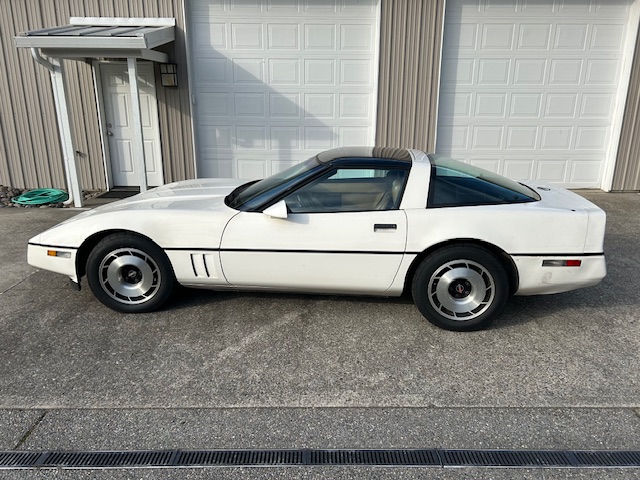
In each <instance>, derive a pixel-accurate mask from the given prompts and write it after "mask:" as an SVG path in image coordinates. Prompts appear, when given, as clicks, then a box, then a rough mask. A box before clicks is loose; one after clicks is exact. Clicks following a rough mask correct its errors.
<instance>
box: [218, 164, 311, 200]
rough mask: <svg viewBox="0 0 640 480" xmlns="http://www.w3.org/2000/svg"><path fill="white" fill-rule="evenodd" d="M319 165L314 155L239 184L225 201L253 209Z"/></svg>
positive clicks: (304, 176)
mask: <svg viewBox="0 0 640 480" xmlns="http://www.w3.org/2000/svg"><path fill="white" fill-rule="evenodd" d="M319 167H320V164H319V163H318V161H317V160H316V157H311V158H310V159H308V160H305V161H304V162H302V163H298V164H296V165H294V166H292V167H289V168H287V169H286V170H283V171H281V172H279V173H276V174H275V175H272V176H270V177H268V178H265V179H264V180H259V181H254V182H249V183H245V184H244V185H241V186H240V187H238V188H236V189H235V190H234V191H233V192H231V194H230V195H229V196H227V198H226V203H227V205H228V206H229V207H231V208H235V209H236V210H243V211H248V210H253V209H255V208H257V207H259V206H260V205H262V204H264V203H265V202H268V201H269V200H271V199H273V198H275V197H276V196H279V195H280V194H282V193H284V192H286V191H287V190H289V189H290V188H291V187H292V186H293V185H296V184H297V183H298V181H299V180H301V179H304V178H308V177H309V176H310V175H313V174H314V172H315V171H317V169H318V168H319Z"/></svg>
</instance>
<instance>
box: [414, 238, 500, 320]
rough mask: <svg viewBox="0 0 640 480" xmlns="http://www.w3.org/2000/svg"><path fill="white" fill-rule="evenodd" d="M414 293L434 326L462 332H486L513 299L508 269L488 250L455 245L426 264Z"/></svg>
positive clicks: (429, 257) (434, 255)
mask: <svg viewBox="0 0 640 480" xmlns="http://www.w3.org/2000/svg"><path fill="white" fill-rule="evenodd" d="M411 292H412V294H413V301H414V303H415V304H416V307H418V310H420V313H422V315H423V316H424V317H425V318H426V319H427V320H429V321H430V322H431V323H433V324H434V325H436V326H438V327H440V328H444V329H445V330H453V331H458V332H468V331H473V330H480V329H483V328H486V327H487V326H489V325H490V324H491V322H492V321H493V320H494V319H495V318H496V317H497V316H498V315H499V313H500V312H501V311H502V308H503V307H504V305H505V303H506V301H507V298H508V296H509V280H508V278H507V274H506V272H505V270H504V267H503V266H502V265H501V263H500V262H499V261H498V259H497V258H496V257H495V256H494V255H493V254H491V253H490V252H489V251H487V250H486V249H484V248H482V247H479V246H476V245H471V244H468V245H453V246H450V247H444V248H441V249H440V250H436V251H435V252H434V253H432V254H431V255H429V256H428V257H427V258H425V259H424V260H423V262H422V263H421V264H420V266H419V267H418V269H417V271H416V273H415V275H414V277H413V283H412V288H411Z"/></svg>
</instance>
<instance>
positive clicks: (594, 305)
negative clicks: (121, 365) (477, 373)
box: [163, 284, 640, 329]
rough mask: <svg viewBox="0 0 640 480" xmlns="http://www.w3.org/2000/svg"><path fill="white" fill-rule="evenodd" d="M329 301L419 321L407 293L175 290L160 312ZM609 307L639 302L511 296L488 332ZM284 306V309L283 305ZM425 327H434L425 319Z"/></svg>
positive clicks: (604, 290) (612, 294) (606, 290)
mask: <svg viewBox="0 0 640 480" xmlns="http://www.w3.org/2000/svg"><path fill="white" fill-rule="evenodd" d="M322 301H330V302H332V303H334V304H336V305H338V307H337V308H339V309H340V304H345V305H346V304H349V306H350V308H349V310H353V309H356V310H362V309H365V311H366V309H371V311H372V313H373V312H378V311H380V310H381V309H384V308H386V307H389V306H397V307H398V314H399V317H398V318H397V319H398V321H402V317H401V316H405V317H407V320H408V321H409V320H410V321H411V322H413V321H415V318H416V317H418V318H422V317H421V315H420V313H419V312H418V310H417V308H415V307H414V304H413V299H412V298H411V295H410V294H407V293H405V294H403V295H402V296H401V297H367V296H355V295H354V296H351V295H314V294H304V293H282V292H274V293H271V292H241V291H233V290H225V291H211V290H203V289H193V288H185V287H179V288H178V290H177V292H176V294H175V295H174V298H173V299H172V301H171V302H170V303H169V304H167V306H166V307H164V308H163V310H167V311H171V310H175V311H180V310H184V309H197V308H203V307H204V308H207V307H211V308H214V307H215V305H220V304H221V303H227V302H239V303H245V302H246V303H255V304H262V303H264V302H268V303H269V304H271V305H274V304H276V305H278V304H282V305H283V306H282V310H283V314H284V313H286V312H287V311H288V310H289V308H290V307H289V306H290V305H291V304H292V303H298V304H299V305H300V308H301V309H309V308H318V311H319V312H321V310H322V307H320V306H318V305H317V304H318V302H322ZM604 304H607V305H609V306H610V307H614V306H616V305H619V306H620V307H628V306H629V305H630V304H631V306H633V307H634V308H638V309H640V299H635V298H633V299H630V298H629V297H628V296H627V295H619V291H618V289H616V288H615V287H613V286H611V285H606V284H605V285H603V284H601V285H599V286H597V287H591V288H587V289H582V290H577V291H573V292H566V293H559V294H554V295H537V296H529V297H519V296H513V297H510V298H509V299H508V300H507V304H506V305H505V308H504V310H503V311H502V313H501V314H500V315H499V316H498V317H497V318H496V320H495V322H494V323H493V324H492V325H491V326H490V327H489V328H490V329H510V328H514V327H516V326H519V325H523V324H528V323H532V322H536V321H538V320H543V319H546V318H548V317H554V318H556V319H558V318H560V319H563V318H564V319H567V318H570V317H572V316H576V315H578V316H580V317H583V318H585V319H588V318H589V317H590V316H601V315H602V313H601V312H602V310H603V305H604ZM285 305H287V306H285ZM425 326H428V327H430V328H436V327H435V326H433V325H431V324H429V323H428V322H427V321H426V320H425Z"/></svg>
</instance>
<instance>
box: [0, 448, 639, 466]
mask: <svg viewBox="0 0 640 480" xmlns="http://www.w3.org/2000/svg"><path fill="white" fill-rule="evenodd" d="M312 465H352V466H396V467H510V468H535V467H539V468H545V467H546V468H552V467H564V468H585V467H600V468H603V467H605V468H606V467H640V451H617V450H615V451H608V450H595V451H580V450H565V451H560V450H439V449H425V450H419V449H371V450H347V449H343V450H321V449H288V450H287V449H283V450H145V451H114V452H102V451H74V452H65V451H43V452H18V451H9V452H0V469H5V470H6V469H29V468H62V469H65V468H67V469H71V468H83V469H101V468H153V467H156V468H163V467H164V468H166V467H173V468H177V467H230V466H261V467H269V466H312Z"/></svg>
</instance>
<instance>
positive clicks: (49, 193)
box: [11, 188, 69, 205]
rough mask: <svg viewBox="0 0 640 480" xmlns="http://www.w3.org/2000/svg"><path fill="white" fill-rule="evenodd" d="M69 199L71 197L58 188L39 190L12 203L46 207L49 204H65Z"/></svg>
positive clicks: (26, 194) (21, 196)
mask: <svg viewBox="0 0 640 480" xmlns="http://www.w3.org/2000/svg"><path fill="white" fill-rule="evenodd" d="M68 198H69V195H68V194H67V192H63V191H62V190H58V189H56V188H38V189H36V190H31V191H30V192H27V193H23V194H22V195H20V196H18V197H14V198H12V199H11V201H12V202H14V203H17V204H19V205H44V204H47V203H59V202H64V201H65V200H67V199H68Z"/></svg>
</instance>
